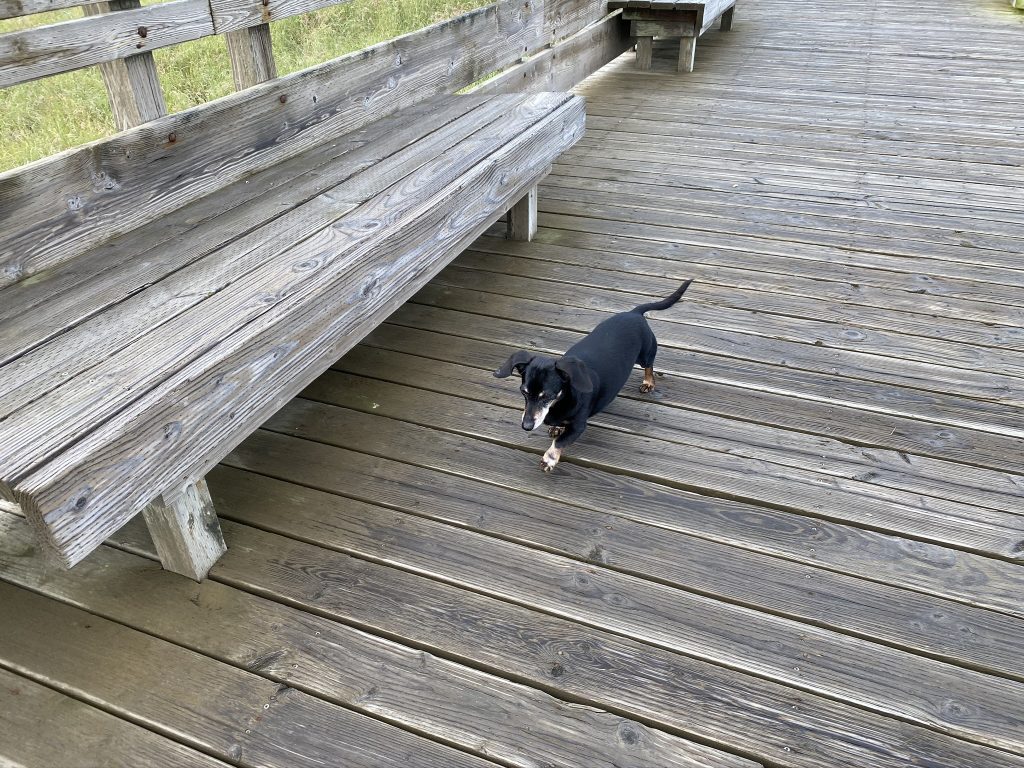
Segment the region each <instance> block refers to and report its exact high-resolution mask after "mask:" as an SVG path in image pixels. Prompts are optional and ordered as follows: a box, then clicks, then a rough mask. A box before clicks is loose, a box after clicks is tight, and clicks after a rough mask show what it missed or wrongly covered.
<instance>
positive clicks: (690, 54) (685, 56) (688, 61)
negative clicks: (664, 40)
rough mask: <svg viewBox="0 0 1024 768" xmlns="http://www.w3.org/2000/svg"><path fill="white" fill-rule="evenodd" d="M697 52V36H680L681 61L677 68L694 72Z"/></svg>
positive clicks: (681, 70)
mask: <svg viewBox="0 0 1024 768" xmlns="http://www.w3.org/2000/svg"><path fill="white" fill-rule="evenodd" d="M696 53H697V38H696V37H693V36H692V35H684V36H683V37H680V38H679V63H678V65H677V67H676V68H677V69H678V71H680V72H693V60H694V56H695V55H696Z"/></svg>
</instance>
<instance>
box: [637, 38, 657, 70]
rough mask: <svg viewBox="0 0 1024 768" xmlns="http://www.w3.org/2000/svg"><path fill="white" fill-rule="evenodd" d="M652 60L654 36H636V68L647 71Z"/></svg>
mask: <svg viewBox="0 0 1024 768" xmlns="http://www.w3.org/2000/svg"><path fill="white" fill-rule="evenodd" d="M653 60H654V38H653V37H638V38H637V39H636V68H637V69H639V70H640V71H641V72H647V71H648V70H650V68H651V62H652V61H653Z"/></svg>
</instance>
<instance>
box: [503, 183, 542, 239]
mask: <svg viewBox="0 0 1024 768" xmlns="http://www.w3.org/2000/svg"><path fill="white" fill-rule="evenodd" d="M536 234H537V187H531V189H530V191H529V192H527V193H526V194H525V195H524V196H523V199H522V200H520V201H519V202H518V203H516V204H515V205H513V206H512V207H511V208H510V209H509V212H508V239H509V240H525V241H526V242H530V241H531V240H533V236H534V235H536Z"/></svg>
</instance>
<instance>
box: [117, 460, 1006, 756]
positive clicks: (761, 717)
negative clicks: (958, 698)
mask: <svg viewBox="0 0 1024 768" xmlns="http://www.w3.org/2000/svg"><path fill="white" fill-rule="evenodd" d="M220 471H221V470H218V472H220ZM268 484H274V483H273V481H268ZM219 486H223V489H224V492H223V493H221V491H220V490H219ZM245 489H246V485H245V484H244V483H242V484H238V483H229V482H228V481H226V480H225V481H224V482H223V483H221V482H220V481H215V482H214V484H213V492H214V495H215V498H216V503H217V504H218V505H219V506H220V507H221V508H223V509H227V508H228V507H229V506H232V507H233V506H234V505H233V504H232V502H231V501H230V499H231V498H237V499H238V504H239V507H238V510H239V512H238V514H237V515H236V514H235V513H234V512H230V513H229V515H230V516H232V517H239V519H245V516H246V513H253V514H256V515H259V516H260V519H262V520H266V519H267V516H265V515H263V514H262V511H263V510H264V509H265V507H264V504H265V502H266V501H267V498H266V495H265V493H264V495H263V496H262V498H261V499H259V500H257V501H256V502H255V503H249V502H248V501H247V498H248V497H247V496H246V494H245ZM281 490H282V492H283V493H284V494H286V495H287V496H288V498H289V499H291V501H290V502H288V504H289V514H288V515H286V516H282V515H280V514H279V512H278V511H273V512H272V513H271V514H270V516H269V517H272V518H273V521H274V522H273V523H271V525H273V526H274V527H277V528H278V529H280V530H288V531H289V532H292V533H293V534H294V535H295V537H296V538H285V537H283V536H275V535H273V534H270V533H267V532H265V531H260V530H258V529H255V528H249V527H248V526H243V525H234V524H232V523H226V524H225V527H226V530H227V532H228V535H229V537H230V538H231V539H232V541H236V542H238V546H236V547H233V548H232V549H230V550H229V551H228V553H227V555H226V556H225V558H224V559H223V560H222V561H221V562H220V564H219V565H218V567H217V569H215V571H214V576H215V578H218V579H222V580H223V581H225V582H227V583H229V584H232V585H234V586H237V587H239V588H242V589H250V590H259V591H260V592H261V593H262V594H264V595H271V596H273V597H275V598H277V599H280V600H284V601H287V602H290V603H292V604H293V605H298V606H301V607H302V608H303V609H305V610H307V611H312V612H315V613H317V614H320V615H322V616H328V617H331V618H334V619H336V620H339V621H345V622H354V623H356V624H357V625H358V626H361V627H364V628H367V629H370V630H371V631H374V632H378V633H382V634H386V635H387V636H389V637H398V638H402V640H403V642H405V643H407V644H411V645H413V646H414V647H418V648H423V649H426V650H429V651H436V652H438V653H441V654H444V655H447V656H450V657H455V658H460V659H473V660H474V663H475V664H476V665H478V666H482V667H484V668H485V669H487V670H493V671H494V672H495V673H497V674H501V675H503V676H506V677H511V678H512V679H515V680H521V681H525V682H528V683H529V684H531V685H532V686H535V687H540V688H543V689H545V690H552V691H557V692H560V694H559V695H561V696H563V697H565V698H570V699H572V700H574V701H577V702H580V703H582V704H584V705H588V706H596V707H600V708H606V707H612V708H614V709H615V710H617V711H620V712H629V713H633V712H635V713H637V714H638V715H639V716H641V717H643V719H645V720H646V721H647V722H649V723H651V724H652V725H654V726H655V727H658V728H662V729H665V730H668V731H670V732H673V733H679V734H683V735H692V736H693V737H695V738H698V739H700V740H703V741H710V742H712V743H715V744H727V745H729V747H730V749H733V750H738V751H742V752H744V753H745V754H748V755H756V756H758V757H759V759H761V760H763V761H764V762H765V763H769V764H778V765H784V766H787V768H789V767H790V766H792V767H793V768H821V766H822V765H829V764H832V763H835V762H838V763H840V764H846V763H848V764H850V765H858V766H859V765H865V766H871V767H872V768H906V765H907V760H911V761H915V760H916V761H918V762H922V763H924V764H927V762H928V761H929V760H931V761H933V762H934V761H935V760H940V761H941V760H954V761H957V762H958V763H962V764H964V765H975V764H979V765H986V766H989V765H991V766H999V767H1000V768H1003V767H1004V766H1006V767H1007V768H1008V767H1009V766H1013V767H1014V768H1019V766H1021V765H1024V759H1021V758H1019V757H1016V756H1013V755H1010V754H1008V753H1006V752H1001V751H998V750H991V749H987V748H984V747H978V746H976V745H973V744H969V743H967V742H963V741H959V740H956V739H952V738H949V737H946V736H943V735H941V734H938V733H935V732H934V731H929V730H927V729H924V728H919V727H916V726H913V725H910V724H908V723H900V722H898V721H894V720H893V719H891V718H881V717H878V716H877V715H874V714H872V713H870V712H867V711H865V710H863V709H859V708H856V707H851V706H848V705H846V704H843V703H838V702H834V701H831V700H829V699H827V698H823V697H819V696H815V695H813V694H808V693H805V692H794V691H792V690H791V689H788V688H786V687H784V686H779V685H776V684H773V683H771V682H770V681H767V680H764V679H759V678H756V677H751V676H749V675H744V674H740V673H738V672H736V671H734V670H730V669H726V668H723V667H717V666H714V665H711V664H707V663H705V662H701V661H699V660H697V659H693V658H688V657H686V656H683V655H680V654H676V653H672V652H670V651H667V650H665V649H661V648H657V647H654V646H651V645H648V644H643V643H638V642H636V641H634V640H632V639H630V638H629V637H626V636H623V635H622V634H615V633H610V632H606V631H602V630H599V629H595V628H592V627H587V626H584V625H581V624H578V623H575V622H572V621H569V620H567V619H566V618H565V617H562V616H558V615H551V614H548V613H544V612H539V611H536V610H531V608H530V607H528V606H524V605H522V604H521V603H518V602H506V601H502V600H496V599H494V598H491V597H489V596H486V595H483V594H480V593H478V592H469V591H465V590H462V589H459V588H457V587H455V586H453V585H451V584H448V583H444V582H443V581H439V580H436V579H434V578H429V577H425V576H422V575H417V574H414V573H409V572H406V571H403V570H398V569H396V568H393V567H387V566H385V565H382V564H381V563H380V562H379V560H380V556H381V553H382V546H381V544H382V542H380V541H379V540H378V541H375V542H374V544H373V545H372V551H367V552H366V553H365V555H366V556H365V557H358V558H356V557H351V556H349V555H347V554H345V553H343V552H340V551H339V550H342V549H347V548H350V547H351V546H352V545H353V543H354V542H355V543H356V544H357V546H358V541H359V539H360V538H362V537H361V536H359V537H354V536H353V535H351V533H350V532H349V531H350V528H349V525H348V523H347V522H342V524H341V525H340V526H337V525H335V524H334V522H333V521H334V520H335V510H336V508H337V507H338V505H339V504H346V505H352V502H345V501H344V500H339V499H337V498H336V497H332V496H331V495H329V494H324V493H321V492H317V491H315V490H311V489H304V488H300V487H297V486H291V485H287V484H281ZM236 491H237V492H240V494H241V495H240V496H237V497H235V492H236ZM296 494H297V495H296ZM349 508H353V507H352V506H349ZM359 508H361V507H360V505H355V509H356V510H357V511H356V513H355V516H354V517H351V518H349V517H348V516H346V520H347V519H351V520H352V522H353V524H354V526H355V528H356V529H359V528H360V526H361V524H360V516H359V512H358V509H359ZM275 510H276V508H275ZM339 521H341V518H339ZM361 527H362V530H363V531H367V532H368V529H367V528H366V526H361ZM138 533H139V530H138V528H136V527H135V526H132V525H129V526H127V527H126V528H125V529H122V531H120V532H119V533H118V542H119V544H120V545H121V546H124V547H127V548H129V549H131V550H132V551H138V552H140V553H143V554H147V555H148V556H150V557H152V550H151V545H149V543H148V542H146V541H145V538H144V537H143V538H142V539H141V540H140V538H139V536H138ZM369 535H371V536H373V535H374V534H372V533H370V534H369ZM310 540H317V541H320V542H323V544H324V547H320V546H314V545H311V544H309V543H307V542H308V541H310ZM385 548H386V547H385ZM359 551H360V552H362V550H361V549H360V550H359ZM213 605H214V606H215V604H213ZM399 605H400V606H401V608H400V609H397V608H396V606H399ZM641 743H642V741H641Z"/></svg>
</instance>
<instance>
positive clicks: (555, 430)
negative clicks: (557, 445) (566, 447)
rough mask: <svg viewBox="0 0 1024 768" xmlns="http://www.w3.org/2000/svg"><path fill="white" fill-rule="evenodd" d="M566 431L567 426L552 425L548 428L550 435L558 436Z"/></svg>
mask: <svg viewBox="0 0 1024 768" xmlns="http://www.w3.org/2000/svg"><path fill="white" fill-rule="evenodd" d="M564 432H565V427H552V428H551V429H549V430H548V436H549V437H554V438H558V437H561V436H562V434H563V433H564Z"/></svg>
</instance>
